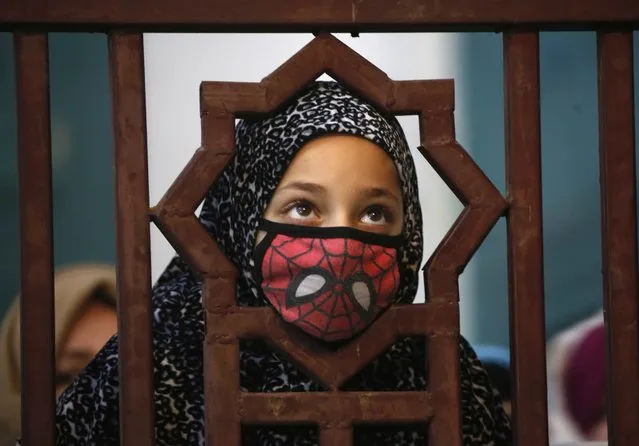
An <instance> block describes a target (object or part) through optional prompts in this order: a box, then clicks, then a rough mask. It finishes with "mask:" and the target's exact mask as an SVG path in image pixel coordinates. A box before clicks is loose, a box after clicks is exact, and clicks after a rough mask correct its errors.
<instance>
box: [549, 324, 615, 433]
mask: <svg viewBox="0 0 639 446" xmlns="http://www.w3.org/2000/svg"><path fill="white" fill-rule="evenodd" d="M605 348H606V346H605V333H604V318H603V311H597V312H596V313H595V314H593V315H592V316H590V317H588V318H587V319H585V320H583V321H580V322H579V323H577V324H574V325H573V326H570V327H568V328H566V329H565V330H564V331H562V332H560V333H558V334H557V335H555V336H554V337H553V338H552V339H551V340H550V342H549V346H548V352H547V364H548V366H547V367H548V417H549V419H548V424H549V435H550V440H551V442H557V443H561V442H574V441H584V440H587V435H586V432H587V431H589V430H590V428H592V427H593V426H594V424H595V423H597V422H598V421H600V420H601V418H602V416H603V413H602V412H603V403H604V399H605V388H606V375H605V373H606V353H605Z"/></svg>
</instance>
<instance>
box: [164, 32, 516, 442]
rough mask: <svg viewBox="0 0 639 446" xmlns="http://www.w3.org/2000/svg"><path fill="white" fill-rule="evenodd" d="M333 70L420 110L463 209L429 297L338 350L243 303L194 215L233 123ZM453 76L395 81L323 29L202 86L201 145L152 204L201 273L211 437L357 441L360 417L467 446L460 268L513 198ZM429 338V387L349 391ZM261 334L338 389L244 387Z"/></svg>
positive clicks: (230, 142) (398, 107) (426, 148)
mask: <svg viewBox="0 0 639 446" xmlns="http://www.w3.org/2000/svg"><path fill="white" fill-rule="evenodd" d="M323 73H328V74H329V75H331V76H332V77H333V78H335V79H336V80H337V81H338V82H340V83H343V84H345V85H347V86H348V87H349V88H350V89H352V90H354V91H355V92H357V93H358V94H360V95H362V96H363V97H364V98H366V99H367V100H369V101H370V102H372V103H374V104H375V105H377V106H378V107H380V108H381V109H384V110H386V111H387V112H389V113H394V114H397V115H407V114H417V115H418V116H419V119H420V129H421V141H422V146H423V147H421V148H420V150H421V152H422V154H423V155H424V156H425V157H426V159H427V160H428V161H429V162H430V164H431V165H432V166H433V167H434V168H435V170H436V171H437V172H438V173H439V175H440V176H441V177H442V178H443V179H444V181H445V182H446V183H447V184H448V186H449V187H450V188H451V189H452V190H453V191H454V193H455V194H456V195H457V197H458V198H459V199H460V200H461V201H462V203H463V204H464V205H465V208H464V210H463V212H462V213H461V215H460V216H459V218H458V219H457V221H456V222H455V223H454V225H453V226H452V228H451V229H450V230H449V232H448V233H447V235H446V236H445V238H444V240H443V241H442V242H441V243H440V245H439V247H438V248H437V249H436V250H435V252H434V253H433V255H432V256H431V258H430V259H429V260H428V263H427V267H426V268H425V280H426V283H427V294H428V299H427V302H426V303H424V304H416V305H395V306H393V307H391V308H390V309H389V310H388V311H386V312H385V313H384V314H383V315H382V316H381V317H380V318H379V319H378V320H377V321H376V322H375V323H374V324H373V326H371V327H370V328H369V329H368V330H367V331H366V332H364V333H363V334H362V335H361V336H359V337H358V338H357V339H356V340H354V341H352V342H351V343H349V344H347V345H346V346H345V347H343V348H342V349H340V350H339V351H336V352H334V351H329V350H327V349H325V348H323V347H322V346H321V345H320V344H319V343H317V342H315V341H314V340H312V339H310V338H308V337H306V336H303V335H300V334H299V333H298V332H297V330H295V329H294V328H292V327H290V326H289V325H288V324H286V323H285V322H283V321H282V320H281V319H280V317H279V316H278V315H277V314H276V313H275V311H274V310H273V309H271V308H269V307H264V308H240V307H238V306H236V303H235V286H236V277H237V271H236V270H235V268H234V266H233V265H232V264H231V263H230V262H229V261H228V260H227V259H226V258H225V256H224V255H223V254H222V252H221V250H220V249H219V247H218V246H217V244H216V243H215V241H214V240H213V239H212V238H211V237H210V235H209V234H208V233H207V231H206V230H205V228H204V227H203V226H202V225H201V224H200V223H199V222H198V220H197V218H196V216H195V214H194V212H195V210H196V208H197V206H198V205H199V204H200V202H201V201H202V200H203V198H204V197H205V195H206V193H207V191H208V190H209V188H210V187H211V185H212V184H213V183H214V182H215V180H216V178H217V177H218V175H219V174H220V173H221V171H222V169H223V168H224V166H225V165H226V164H227V163H228V162H229V161H230V160H231V159H232V157H233V155H234V153H235V145H234V126H235V119H236V118H241V117H244V116H247V115H252V114H256V113H268V112H270V111H272V110H274V109H276V108H277V107H278V106H279V105H280V104H282V103H283V102H284V101H286V100H288V99H289V98H290V97H292V96H294V95H295V94H296V93H297V92H299V91H300V90H301V89H302V88H304V87H305V86H306V85H308V84H309V83H310V82H312V81H314V80H315V79H316V78H317V77H318V76H320V75H321V74H323ZM453 110H454V85H453V81H452V80H421V81H393V80H391V79H389V78H388V76H387V75H386V74H385V73H383V72H382V71H380V70H379V69H378V68H377V67H375V66H374V65H372V64H371V63H370V62H369V61H367V60H366V59H364V58H363V57H362V56H360V55H359V54H357V53H356V52H354V51H353V50H352V49H350V48H349V47H348V46H346V45H345V44H343V43H342V42H340V41H339V40H338V39H336V38H335V37H333V36H331V35H328V34H320V35H318V36H317V37H316V38H315V39H314V40H313V41H311V42H310V43H309V44H308V45H306V46H305V47H304V48H302V49H301V50H300V51H299V52H298V53H296V54H295V55H294V56H293V57H292V58H290V59H289V60H288V61H286V62H285V63H284V64H283V65H281V66H280V67H279V68H278V69H276V70H275V71H274V72H273V73H272V74H271V75H269V76H268V77H266V78H265V79H264V80H262V81H261V82H259V83H246V82H239V83H235V82H203V83H202V85H201V116H202V147H201V148H200V149H199V150H198V151H197V152H196V153H195V155H194V156H193V158H192V159H191V161H190V162H189V163H188V165H187V166H186V168H185V169H184V171H183V172H182V173H181V174H180V176H179V177H178V178H177V179H176V181H175V182H174V183H173V185H172V186H171V187H170V188H169V190H168V191H167V193H166V194H165V195H164V197H163V198H162V199H161V200H160V202H159V203H158V205H157V206H156V207H154V208H153V209H152V216H153V220H154V221H155V223H156V224H157V226H158V227H159V228H160V230H161V231H162V233H163V234H164V235H165V236H166V238H167V239H168V240H169V242H170V243H171V244H172V246H173V247H174V248H175V249H176V250H177V251H178V253H179V254H180V255H181V256H182V258H184V259H185V260H186V261H187V262H188V263H189V265H190V266H191V267H192V268H193V270H194V271H196V272H197V273H198V274H200V275H201V276H202V277H203V280H204V284H205V287H204V292H205V299H204V300H205V307H206V327H207V335H206V345H205V354H204V356H205V357H204V361H205V375H206V376H205V391H206V416H207V427H208V428H207V441H208V444H209V445H212V446H235V445H238V446H239V444H240V426H241V424H242V423H245V424H273V423H284V424H286V423H300V422H307V423H308V422H314V423H317V424H318V425H319V427H320V438H321V442H322V445H329V444H331V445H332V444H334V445H348V444H351V437H352V426H353V423H358V424H359V423H376V422H384V423H389V422H402V423H404V422H421V421H423V422H429V424H430V438H431V444H433V445H435V446H440V445H444V444H445V445H453V446H455V445H456V446H459V445H461V436H460V432H461V409H460V394H459V384H458V383H459V307H458V286H457V280H458V277H459V274H461V272H462V271H463V269H464V267H465V266H466V264H467V263H468V261H469V260H470V258H471V256H472V255H473V253H474V252H475V251H476V250H477V248H478V247H479V246H480V244H481V242H482V241H483V239H484V238H485V237H486V235H487V234H488V232H489V231H490V229H491V228H492V226H493V225H494V224H495V222H496V221H497V219H498V218H499V217H500V216H501V215H503V213H504V211H505V209H506V208H507V202H506V201H505V200H504V198H503V197H502V196H501V194H500V193H499V192H498V191H497V189H496V188H495V187H494V186H493V185H492V184H491V182H490V181H489V180H488V178H487V177H486V176H485V175H484V174H483V173H482V171H481V170H480V169H479V167H478V166H477V165H476V164H475V163H474V162H473V161H472V159H471V158H470V157H469V156H468V154H467V153H466V152H465V151H464V149H463V148H462V147H461V146H460V145H459V144H458V143H457V142H456V141H455V133H454V123H453ZM404 336H425V337H427V338H428V361H429V377H428V382H429V386H428V391H427V392H421V391H419V392H418V391H416V392H342V391H340V390H339V389H340V386H341V385H342V384H343V383H344V382H345V381H346V380H347V379H348V378H350V377H351V376H353V375H354V374H356V373H357V372H358V371H359V370H361V369H362V368H363V367H364V366H366V365H367V364H368V363H370V362H371V361H372V360H373V359H374V358H376V357H377V356H378V355H379V354H381V353H382V352H383V351H384V350H385V349H387V348H388V347H389V346H390V345H391V344H392V343H393V342H394V341H395V340H396V339H397V338H398V337H404ZM246 338H263V339H265V340H267V341H268V342H269V343H270V344H271V345H272V346H273V347H274V348H276V349H277V350H278V351H280V352H281V353H282V354H284V355H286V356H287V357H288V358H290V359H291V360H292V361H293V362H294V363H295V364H297V365H298V366H299V367H300V368H301V369H302V370H304V371H305V372H306V373H308V374H309V376H311V377H313V378H314V379H316V380H317V381H318V382H320V383H322V384H323V385H324V386H325V387H326V388H327V389H328V390H327V391H326V392H313V393H277V394H260V393H243V392H240V386H239V340H240V339H246Z"/></svg>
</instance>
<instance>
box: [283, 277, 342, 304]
mask: <svg viewBox="0 0 639 446" xmlns="http://www.w3.org/2000/svg"><path fill="white" fill-rule="evenodd" d="M334 283H335V279H333V278H332V277H331V276H330V274H329V273H328V272H327V271H325V270H323V269H322V268H310V269H308V270H306V271H303V272H302V273H300V274H299V275H298V276H297V277H295V279H293V280H292V281H291V283H290V285H289V286H288V289H287V291H286V306H287V307H289V308H290V307H295V306H298V305H301V304H303V303H305V302H310V301H312V300H313V299H315V298H316V297H317V296H319V295H320V294H322V293H324V292H325V291H326V290H327V289H329V288H330V287H331V285H332V284H334Z"/></svg>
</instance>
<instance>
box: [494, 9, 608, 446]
mask: <svg viewBox="0 0 639 446" xmlns="http://www.w3.org/2000/svg"><path fill="white" fill-rule="evenodd" d="M602 5H603V4H602ZM575 7H576V5H575ZM504 86H505V100H506V109H505V110H506V111H505V116H506V125H505V127H506V182H507V187H508V196H509V199H510V208H509V210H508V216H507V217H508V221H507V232H508V275H509V277H508V287H509V310H510V345H511V350H510V351H511V354H510V356H511V358H512V361H511V364H512V368H513V371H512V374H513V376H514V383H513V387H514V389H515V399H514V407H515V410H514V413H513V421H514V428H515V429H514V437H515V439H516V440H515V444H517V445H519V446H543V445H547V444H548V414H547V405H546V354H545V353H546V344H545V331H544V269H543V259H544V255H543V231H542V196H541V125H540V108H539V103H540V102H539V101H540V96H539V34H538V33H536V32H525V33H520V32H516V33H506V34H504Z"/></svg>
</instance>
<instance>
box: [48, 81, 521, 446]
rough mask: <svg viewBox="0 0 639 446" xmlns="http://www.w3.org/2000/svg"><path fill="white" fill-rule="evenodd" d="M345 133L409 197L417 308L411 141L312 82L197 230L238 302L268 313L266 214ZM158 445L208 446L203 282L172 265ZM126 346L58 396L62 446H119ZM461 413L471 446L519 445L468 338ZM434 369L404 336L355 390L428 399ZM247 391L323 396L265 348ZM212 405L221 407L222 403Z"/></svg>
mask: <svg viewBox="0 0 639 446" xmlns="http://www.w3.org/2000/svg"><path fill="white" fill-rule="evenodd" d="M327 133H343V134H352V135H358V136H361V137H364V138H367V139H369V140H371V141H373V142H375V143H377V144H378V145H379V146H380V147H382V148H383V149H384V150H386V152H387V153H388V155H389V156H390V158H391V159H392V160H393V161H394V162H395V165H396V166H397V171H398V172H399V176H400V181H401V185H402V188H403V195H404V197H403V198H404V208H405V210H404V215H405V219H404V230H403V232H404V234H405V243H404V246H403V247H402V250H401V252H402V257H401V258H400V261H401V270H400V274H401V280H402V281H401V288H400V291H399V292H398V295H397V299H396V301H398V302H402V303H410V302H412V300H413V298H414V297H415V293H416V290H417V282H418V277H417V270H418V266H419V264H420V262H421V259H422V220H421V211H420V207H419V202H418V190H417V178H416V174H415V168H414V165H413V161H412V158H411V154H410V151H409V149H408V146H407V144H406V140H405V138H404V135H403V133H402V131H401V129H400V127H399V125H398V124H397V122H396V121H395V120H394V119H392V118H385V117H383V116H382V114H380V113H379V112H377V111H376V110H375V108H374V107H372V106H371V105H369V104H367V103H366V102H365V101H363V100H361V99H359V98H357V97H356V96H355V95H352V94H350V93H349V92H348V91H347V90H345V89H344V88H342V87H340V86H339V85H337V84H335V83H322V82H317V83H313V84H312V85H311V86H310V87H309V88H308V89H307V90H306V91H305V92H303V93H302V94H301V95H300V96H299V97H298V98H297V99H296V100H294V101H293V102H291V103H290V104H288V105H287V106H286V107H284V108H282V109H281V110H280V111H279V112H277V113H275V114H274V115H272V116H271V117H268V118H264V119H261V120H254V121H243V122H241V123H240V124H238V126H237V134H236V146H237V156H236V157H235V159H234V160H233V161H232V162H231V164H229V166H227V167H226V168H225V170H224V173H223V175H222V177H221V178H220V179H219V180H218V181H217V183H216V184H215V185H214V186H213V187H212V188H211V191H210V193H209V195H208V197H207V198H206V199H205V204H204V207H203V210H202V213H201V215H200V221H201V222H202V224H203V225H204V226H206V228H207V229H208V230H209V232H210V233H211V236H212V237H213V238H214V239H215V240H216V241H217V242H218V243H219V245H220V246H221V248H222V250H223V251H224V252H225V254H226V255H227V256H228V257H229V259H230V260H231V261H232V262H234V264H235V265H236V266H237V267H238V269H239V270H240V272H241V276H240V279H239V281H238V290H237V291H238V302H239V304H240V305H245V306H257V305H266V304H267V303H266V301H265V300H263V299H261V298H260V297H259V296H260V295H259V293H258V292H257V287H256V284H255V281H254V279H253V277H252V275H251V271H252V270H253V263H252V262H253V260H252V259H253V255H252V251H253V245H254V240H255V235H256V228H257V224H258V220H259V217H260V216H261V215H262V213H263V211H264V210H265V209H266V206H267V204H268V202H269V200H270V197H271V195H272V194H273V192H274V191H275V188H276V186H277V184H278V182H279V180H280V178H281V177H282V175H283V174H284V171H285V170H286V167H287V166H288V165H289V163H290V162H291V160H292V159H293V157H294V156H295V153H296V152H297V151H298V150H299V149H300V148H301V147H302V145H304V144H305V143H306V142H308V141H309V140H311V139H312V138H314V137H317V136H319V135H322V134H327ZM152 298H153V330H154V333H153V352H154V392H155V393H154V396H155V411H156V413H155V422H156V429H155V436H156V444H157V445H158V446H169V445H170V446H181V445H183V446H192V445H204V429H205V422H204V420H205V417H204V390H203V389H204V386H203V375H204V370H203V364H202V356H203V351H202V346H203V344H204V342H205V339H204V338H205V336H204V335H205V331H206V329H205V326H204V315H203V309H202V288H201V284H200V283H199V282H198V280H197V279H196V278H195V277H194V275H193V274H191V272H190V271H189V270H188V268H187V267H186V266H185V264H184V263H183V262H182V261H181V260H180V259H179V258H175V259H174V260H173V261H172V262H171V264H170V265H169V266H168V267H167V269H166V270H165V272H164V273H163V275H162V276H161V277H160V279H159V280H158V282H157V284H156V285H155V287H154V288H153V297H152ZM117 353H118V338H117V336H116V337H114V338H113V339H112V340H111V341H110V342H109V343H108V344H107V345H106V346H105V348H104V349H103V350H102V351H101V352H100V354H98V356H97V357H96V358H95V359H94V360H93V362H92V363H91V364H90V365H89V366H88V367H87V369H86V370H85V371H84V373H82V374H81V375H80V376H79V377H78V379H77V380H76V381H75V382H74V384H72V385H71V387H70V388H69V389H67V391H66V392H65V393H64V394H63V395H62V396H61V398H60V400H59V401H58V404H57V410H56V427H57V435H58V437H57V444H58V445H100V446H109V445H117V444H119V420H118V416H119V404H118V396H119V378H118V355H117ZM460 361H461V367H460V371H461V376H460V379H461V400H462V401H461V405H462V428H463V432H462V435H463V440H464V445H465V446H489V445H496V446H507V445H510V444H511V431H510V422H509V420H508V417H507V416H506V415H505V413H504V411H503V408H502V405H501V400H500V398H499V395H498V394H496V392H494V391H493V390H492V388H491V386H490V384H489V383H488V378H487V375H486V372H485V371H484V369H483V368H482V366H481V364H480V363H479V361H478V360H477V358H476V356H475V353H474V352H473V350H472V348H471V347H470V345H469V344H468V343H467V342H466V340H465V339H463V338H461V344H460ZM427 376H428V370H427V367H426V345H425V341H424V340H423V339H416V338H403V339H398V340H397V341H396V342H395V343H394V344H393V345H392V346H391V347H390V348H389V349H388V350H387V351H386V352H384V353H383V354H382V355H380V357H378V358H377V359H376V360H374V361H373V362H372V363H371V364H369V365H368V366H366V367H365V368H364V369H363V370H361V371H360V372H359V373H358V374H357V375H355V376H354V377H352V378H351V379H350V380H349V381H348V382H347V383H346V385H345V386H344V390H346V391H354V390H360V391H410V390H425V389H426V387H427ZM240 386H241V388H242V390H243V391H248V392H309V391H318V390H322V389H321V388H320V386H319V385H318V384H317V383H316V382H314V381H313V380H312V379H311V378H309V377H308V376H307V375H305V374H304V373H303V372H302V371H301V370H299V369H298V368H297V367H296V366H295V365H294V364H292V363H291V362H290V361H288V360H287V359H286V358H284V357H283V356H282V355H280V354H278V353H276V352H274V351H273V350H271V349H270V348H269V347H268V346H266V344H265V343H263V342H258V341H255V340H252V341H245V342H242V344H241V349H240ZM213 404H215V403H214V402H213ZM242 438H243V444H245V445H251V446H316V445H318V433H317V429H315V428H313V427H310V426H299V425H297V426H261V427H260V426H246V427H245V428H244V429H243V431H242ZM427 441H428V435H427V426H426V423H420V424H417V425H408V426H406V425H402V426H369V425H364V426H356V427H355V429H354V444H355V445H356V446H364V445H366V446H375V445H377V446H423V445H426V444H427Z"/></svg>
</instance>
